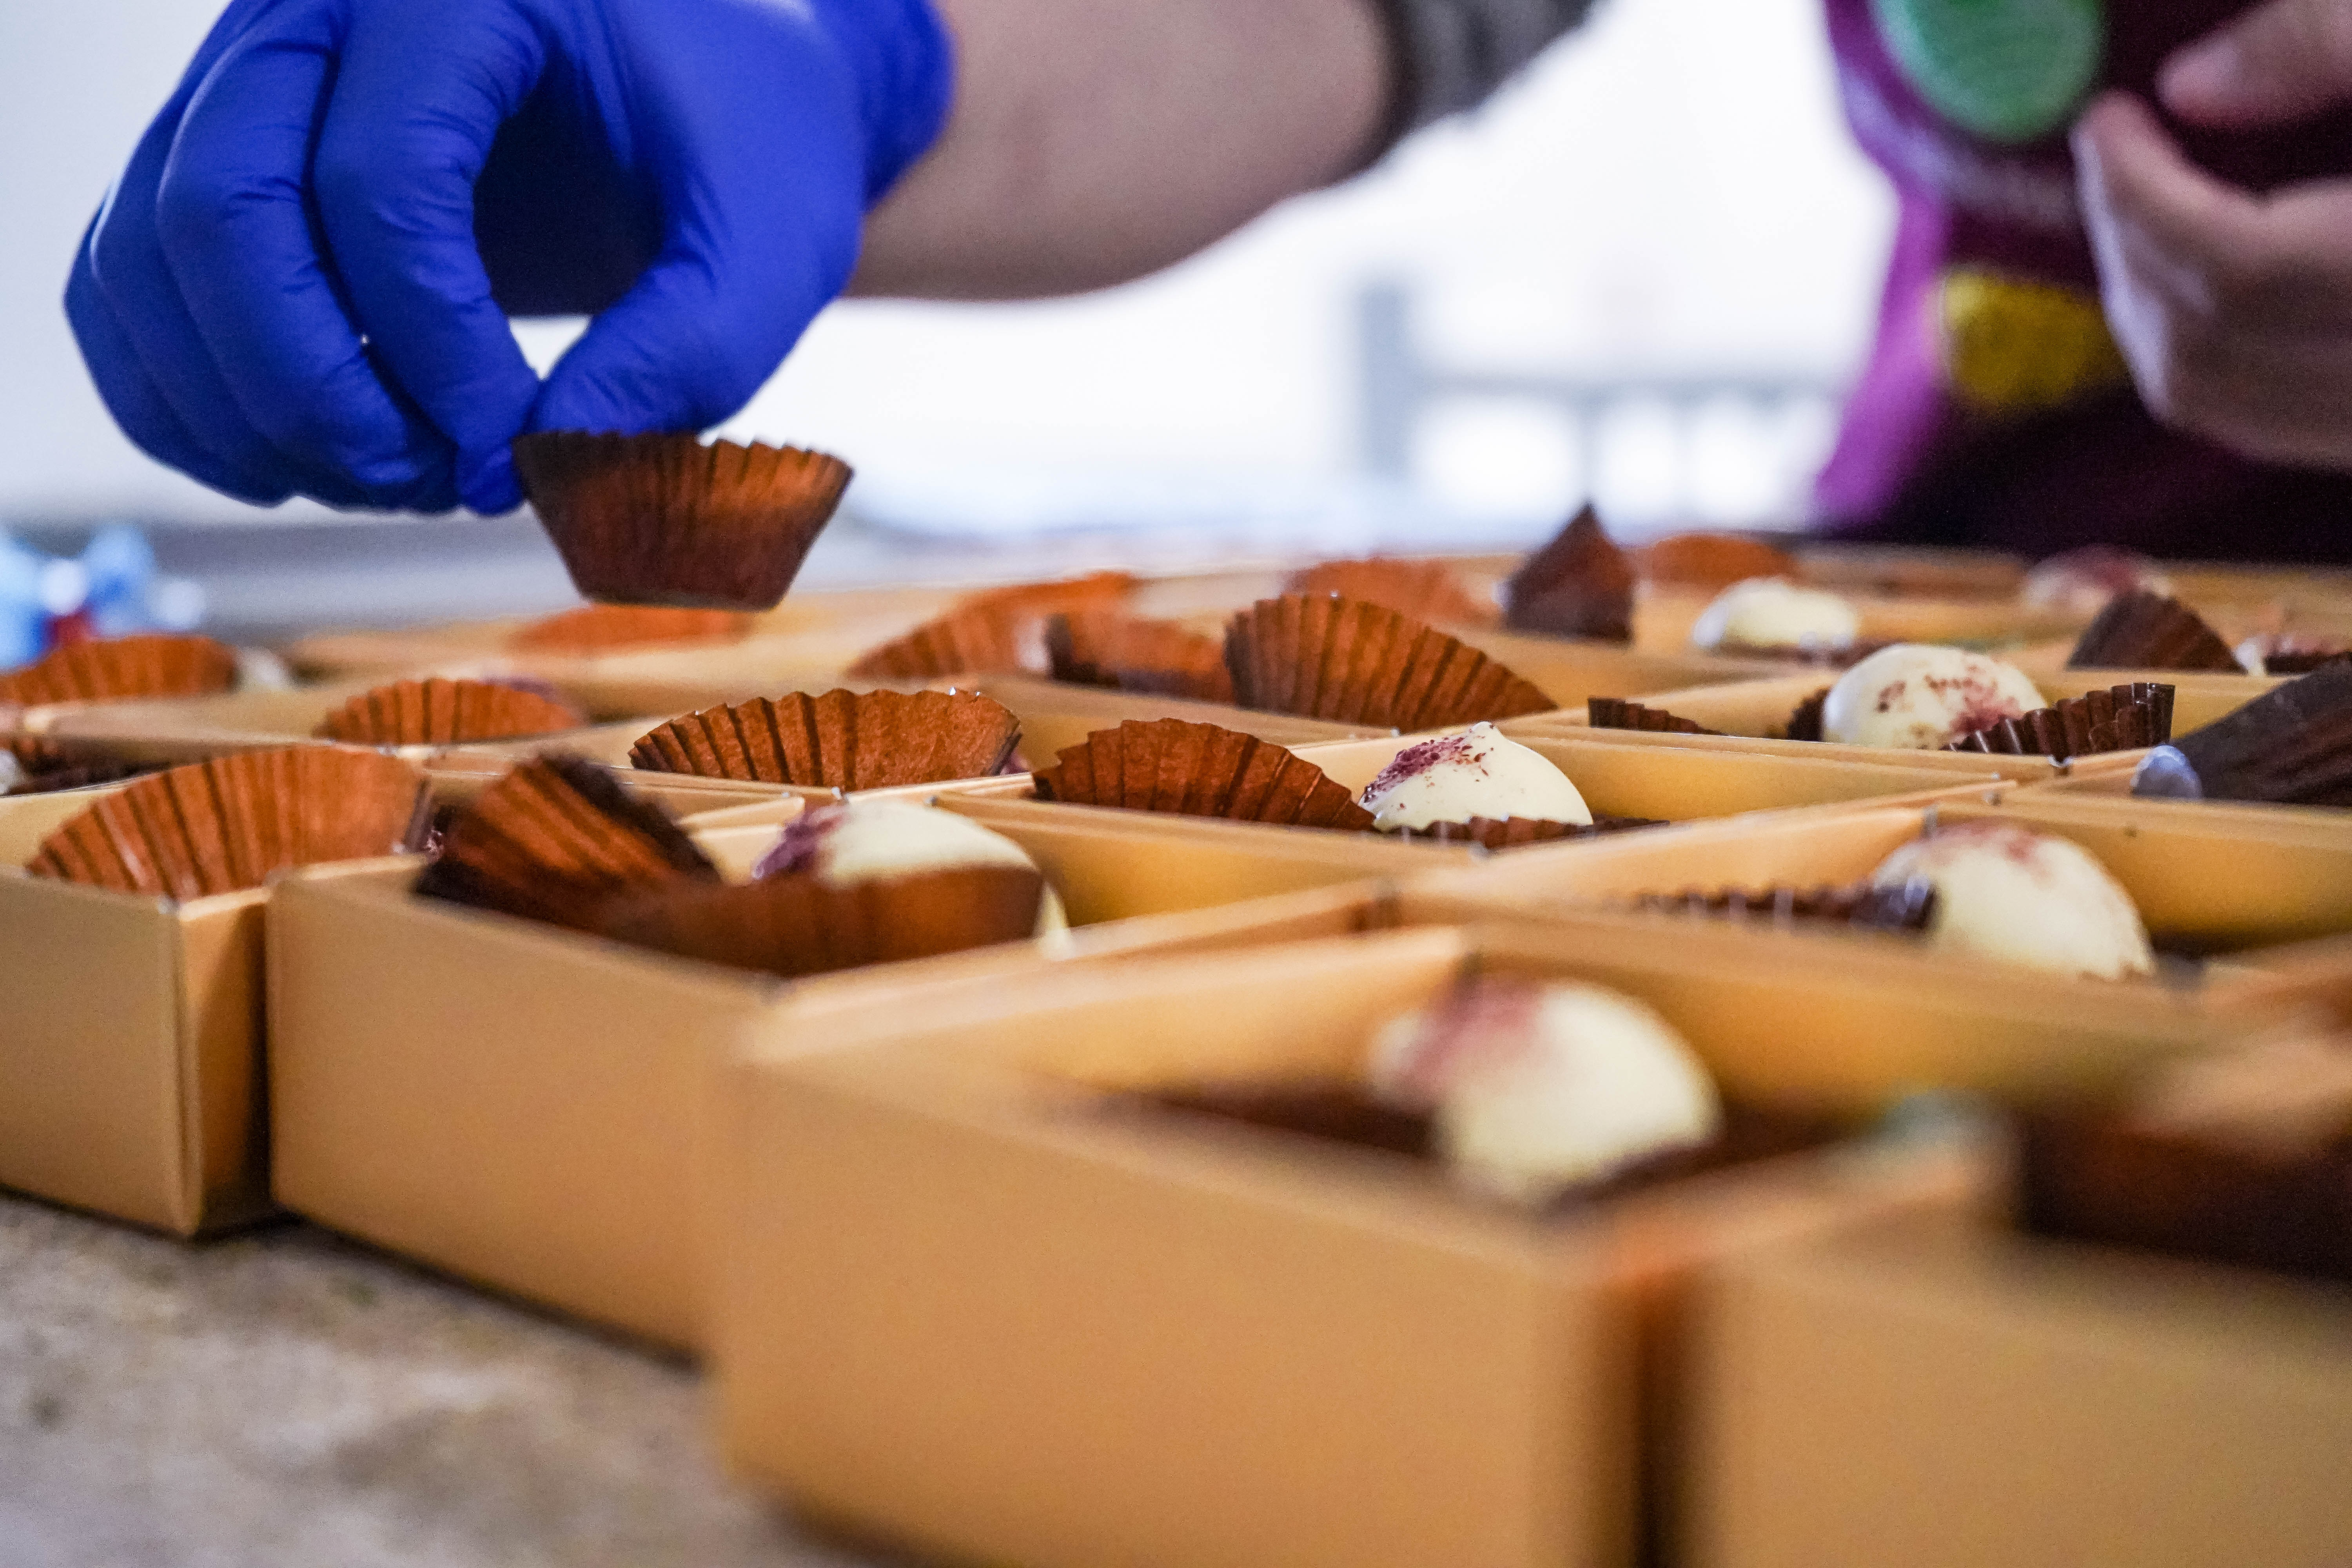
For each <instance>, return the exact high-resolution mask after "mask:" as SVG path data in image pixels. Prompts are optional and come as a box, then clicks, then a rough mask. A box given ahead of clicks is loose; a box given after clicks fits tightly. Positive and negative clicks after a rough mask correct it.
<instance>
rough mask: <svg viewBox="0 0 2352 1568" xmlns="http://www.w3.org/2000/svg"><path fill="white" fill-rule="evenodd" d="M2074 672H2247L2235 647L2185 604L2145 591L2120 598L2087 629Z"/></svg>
mask: <svg viewBox="0 0 2352 1568" xmlns="http://www.w3.org/2000/svg"><path fill="white" fill-rule="evenodd" d="M2066 668H2069V669H2214V670H2228V671H2230V672H2231V673H2233V674H2234V673H2236V672H2237V671H2238V670H2240V669H2241V668H2242V666H2241V665H2240V664H2239V663H2238V656H2237V655H2236V654H2234V653H2232V652H2231V651H2230V645H2229V644H2228V643H2225V642H2223V641H2222V640H2221V637H2220V635H2219V634H2217V633H2216V632H2215V631H2214V630H2213V628H2212V627H2211V626H2207V625H2206V624H2205V622H2204V621H2203V620H2202V619H2201V618H2200V616H2198V614H2197V612H2196V611H2194V610H2192V609H2190V608H2189V606H2188V605H2184V604H2182V603H2181V602H2180V601H2179V600H2178V599H2174V598H2168V597H2167V596H2166V595H2162V594H2151V593H2149V592H2148V591H2147V589H2145V588H2140V589H2135V590H2133V591H2132V592H2131V593H2128V594H2118V595H2116V596H2115V597H2114V598H2112V599H2110V600H2108V601H2107V607H2106V608H2105V609H2104V610H2101V611H2100V612H2099V614H2098V618H2097V619H2095V620H2094V621H2093V622H2092V623H2091V624H2090V625H2089V626H2085V627H2084V628H2083V635H2082V637H2081V638H2079V639H2078V640H2077V641H2076V642H2075V644H2074V652H2073V653H2072V654H2069V655H2068V656H2067V658H2066Z"/></svg>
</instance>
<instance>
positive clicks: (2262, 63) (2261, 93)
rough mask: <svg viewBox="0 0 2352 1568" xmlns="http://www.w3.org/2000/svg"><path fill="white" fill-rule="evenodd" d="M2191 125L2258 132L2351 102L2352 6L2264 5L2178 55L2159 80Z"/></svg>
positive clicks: (2313, 2)
mask: <svg viewBox="0 0 2352 1568" xmlns="http://www.w3.org/2000/svg"><path fill="white" fill-rule="evenodd" d="M2157 90H2158V94H2159V95H2160V96H2161V97H2162V98H2163V100H2164V105H2165V107H2166V108H2167V109H2169V110H2171V111H2172V112H2173V113H2175V114H2177V115H2179V117H2180V118H2181V119H2183V120H2186V121H2189V122H2190V123H2192V124H2197V125H2206V126H2211V127H2213V128H2215V129H2219V130H2241V129H2252V128H2254V127H2257V126H2264V125H2278V124H2284V123H2286V122H2288V121H2296V120H2301V119H2304V118H2305V117H2306V116H2308V115H2312V114H2316V113H2318V112H2319V111H2320V110H2325V109H2329V108H2333V107H2334V106H2336V104H2339V103H2342V102H2345V101H2346V100H2352V5H2344V4H2342V3H2341V0H2266V3H2265V4H2263V5H2256V6H2254V7H2253V8H2252V9H2251V10H2249V11H2246V12H2244V13H2243V14H2242V15H2240V16H2236V17H2234V18H2233V19H2231V21H2230V22H2229V23H2227V24H2225V25H2224V26H2220V27H2217V28H2215V29H2214V30H2213V31H2212V32H2210V33H2208V34H2206V35H2205V36H2204V37H2201V38H2200V39H2198V40H2197V41H2196V42H2195V43H2192V44H2189V45H2187V46H2185V47H2182V48H2180V49H2179V50H2177V51H2176V52H2175V53H2174V54H2173V56H2172V58H2170V59H2168V60H2167V61H2166V62H2165V64H2164V68H2163V70H2162V71H2161V72H2160V73H2158V78H2157Z"/></svg>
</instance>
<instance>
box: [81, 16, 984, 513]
mask: <svg viewBox="0 0 2352 1568" xmlns="http://www.w3.org/2000/svg"><path fill="white" fill-rule="evenodd" d="M952 69H953V68H952V61H951V58H950V45H949V42H948V38H947V35H946V33H945V31H944V29H943V28H942V26H941V25H940V21H939V19H938V17H937V16H936V15H935V14H934V13H933V12H932V10H931V8H930V5H929V0H233V3H232V4H231V5H229V7H228V9H227V11H226V13H225V14H224V15H223V16H222V17H221V19H220V20H219V22H217V23H216V24H215V26H214V28H213V31H212V34H211V36H210V37H207V38H206V39H205V44H204V46H203V47H202V48H201V49H200V50H199V51H198V53H197V55H196V58H195V60H194V63H193V64H192V65H191V66H190V67H189V68H188V71H187V74H186V76H185V77H184V79H182V81H181V83H180V86H179V88H178V89H177V90H176V91H175V92H174V93H173V96H172V98H171V100H170V101H169V102H168V103H166V104H165V105H164V108H163V112H162V113H161V114H160V115H159V116H158V117H157V118H156V120H155V121H154V123H153V124H152V125H151V126H150V127H149V128H148V130H147V132H146V134H145V135H144V136H143V137H142V139H141V141H140V142H139V145H138V148H137V150H136V152H134V153H133V154H132V156H131V163H130V165H129V167H128V168H127V169H125V171H124V172H123V174H122V175H121V179H120V180H118V181H117V182H116V184H115V187H114V189H113V190H112V191H111V192H110V194H109V195H108V197H107V200H106V203H105V205H103V206H102V207H101V208H100V212H99V214H98V216H97V218H96V219H95V220H94V221H93V222H92V223H91V225H90V228H89V234H88V235H87V236H86V237H85V238H84V240H83V243H82V247H81V249H80V251H79V254H78V255H77V258H76V259H75V264H74V268H73V272H72V275H71V277H70V279H69V280H68V285H67V289H66V309H67V313H68V317H69V318H70V320H71V321H72V324H73V329H74V332H75V335H76V337H77V338H78V339H79V342H80V344H81V350H82V356H83V358H84V360H85V361H86V362H87V363H88V364H89V369H90V374H91V375H92V376H93V378H94V379H95V380H96V381H97V383H98V386H99V391H100V395H102V396H103V397H104V398H105V400H106V403H107V406H108V407H109V408H110V410H111V411H112V412H113V414H114V416H115V418H116V420H117V421H118V422H119V423H120V424H121V426H122V427H123V429H124V430H125V431H126V432H127V433H128V434H129V435H130V436H131V439H132V440H133V441H135V442H137V443H138V444H139V446H140V447H142V448H143V449H145V450H146V451H147V452H148V453H149V454H150V455H151V456H152V457H155V458H159V459H161V460H162V461H163V462H165V463H168V464H170V465H171V466H172V467H173V468H179V469H182V470H183V471H184V472H186V473H188V474H191V475H193V476H194V477H195V478H196V479H201V480H203V481H204V482H205V483H206V484H208V485H210V486H212V487H213V488H215V489H220V490H224V491H226V492H227V493H229V494H231V495H234V496H237V497H240V498H242V499H244V500H253V501H258V502H264V503H274V502H277V501H279V500H285V499H286V498H287V497H288V496H289V495H294V494H301V495H309V496H313V497H316V498H317V499H319V500H323V501H326V502H328V503H330V504H331V505H335V506H341V507H387V508H408V509H413V510H421V511H442V510H448V509H449V508H451V507H453V506H455V505H457V504H458V503H460V502H461V501H462V502H463V503H464V504H465V505H467V506H469V507H472V508H473V509H475V510H478V511H483V512H499V511H505V510H509V509H510V508H512V507H514V506H516V505H518V504H519V503H520V500H521V492H520V488H519V487H518V485H517V483H516V479H515V477H514V471H513V465H512V461H511V459H510V458H509V453H508V445H509V442H510V441H511V440H512V439H513V438H514V437H516V436H518V435H520V434H521V433H522V432H523V431H524V430H526V429H561V428H576V429H592V430H614V431H622V432H636V431H643V430H688V429H701V428H703V427H705V426H709V425H714V424H717V423H718V422H719V421H720V420H722V419H724V418H726V417H727V416H729V415H730V414H732V413H733V412H734V411H735V410H736V409H738V408H740V406H741V405H743V404H744V402H746V401H747V400H748V399H749V398H750V397H751V394H752V393H753V392H754V391H756V390H757V389H758V388H759V386H760V384H761V383H762V382H763V381H765V380H766V379H767V377H768V376H769V375H770V374H772V373H773V372H774V370H775V368H776V366H777V365H778V364H779V363H782V360H783V357H784V355H785V353H787V352H788V351H789V350H790V349H791V348H792V346H793V342H796V341H797V340H798V338H799V336H800V334H801V332H802V331H803V329H804V328H805V327H806V325H807V324H808V321H809V319H810V318H811V317H812V316H814V314H815V313H816V312H817V310H820V309H822V308H823V307H824V305H825V303H826V302H827V301H829V300H832V299H833V297H834V296H835V294H837V293H839V292H840V290H841V289H842V287H843V285H844V284H845V281H846V280H847V279H848V277H849V273H850V269H851V267H852V266H853V264H854V262H855V260H856V254H857V247H858V238H859V227H860V223H861V220H862V217H863V215H864V212H865V209H866V207H867V206H868V205H871V204H872V203H873V202H874V201H875V200H876V199H877V198H878V197H879V195H881V194H882V193H883V192H884V191H885V190H887V188H888V187H889V185H890V184H891V182H892V181H893V180H895V179H896V178H897V177H898V174H900V173H901V172H902V171H903V170H904V169H905V168H906V167H907V166H908V164H909V163H912V162H913V161H914V160H915V159H916V158H917V157H918V156H919V155H920V154H921V153H922V152H923V151H924V149H925V148H926V147H928V146H929V143H930V142H931V141H932V139H933V138H934V137H935V136H936V135H937V134H938V132H939V129H940V123H941V121H943V119H944V117H945V115H946V111H947V104H948V99H949V96H950V88H951V77H952ZM510 313H511V314H517V315H543V314H572V313H596V315H595V320H594V321H593V322H592V323H591V324H590V326H589V328H588V331H587V332H586V333H585V335H583V337H582V338H581V340H580V341H579V342H578V343H576V344H575V345H573V347H572V350H571V352H570V353H567V354H565V356H564V357H563V359H562V362H561V363H559V364H558V365H557V366H556V367H555V369H554V371H553V372H552V373H551V374H550V376H549V377H548V379H547V382H546V384H544V385H543V386H542V385H541V383H540V380H539V378H538V377H537V376H536V375H535V374H533V373H532V371H531V369H530V365H529V364H528V363H526V362H525V361H524V359H523V357H522V354H521V352H520V350H519V349H518V348H517V347H516V344H515V342H514V338H513V334H512V333H511V331H509V328H508V325H507V316H508V315H509V314H510Z"/></svg>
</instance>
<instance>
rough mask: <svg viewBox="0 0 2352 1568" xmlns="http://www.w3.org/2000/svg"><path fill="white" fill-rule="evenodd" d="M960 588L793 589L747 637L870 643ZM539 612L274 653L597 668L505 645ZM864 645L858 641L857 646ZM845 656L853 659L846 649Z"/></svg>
mask: <svg viewBox="0 0 2352 1568" xmlns="http://www.w3.org/2000/svg"><path fill="white" fill-rule="evenodd" d="M965 592H966V590H965V589H962V588H948V587H924V586H913V585H908V586H899V587H888V588H867V589H846V590H840V591H835V592H831V593H797V594H792V595H787V596H786V597H785V599H784V602H783V603H782V604H781V605H777V606H776V607H775V608H774V609H772V610H770V611H768V612H767V613H766V614H764V615H761V616H757V617H755V618H754V620H753V622H752V636H753V637H758V638H761V639H762V640H768V641H773V640H777V639H782V638H790V637H816V638H818V639H819V640H820V641H821V642H824V644H825V646H828V647H830V646H834V645H835V644H836V643H837V642H838V641H839V640H840V638H839V637H838V635H837V634H839V633H840V632H841V631H842V630H843V629H844V628H847V629H848V632H849V635H850V636H851V637H866V636H868V635H869V634H871V635H872V636H873V637H874V640H875V641H880V640H882V639H883V638H885V637H891V636H895V635H897V633H898V631H903V630H905V629H907V628H908V627H910V626H917V625H919V624H920V623H921V622H923V621H925V620H927V619H929V617H930V616H935V615H937V614H939V612H940V610H942V609H944V608H946V606H947V605H949V604H950V603H952V602H953V601H954V600H955V599H956V598H958V597H959V596H961V595H962V594H963V593H965ZM544 618H545V617H543V616H510V617H506V618H502V619H494V620H487V621H454V622H445V623H442V624H440V625H435V626H407V627H396V628H377V627H352V628H349V629H345V630H339V631H326V632H320V633H316V634H314V635H312V636H310V637H301V638H299V639H297V640H296V641H294V642H291V643H289V644H287V645H285V646H284V647H281V648H279V649H278V653H279V655H280V656H281V657H282V658H284V659H285V660H286V662H287V663H288V664H289V666H291V667H292V668H294V669H296V670H297V671H299V672H300V673H301V674H304V675H306V676H310V677H313V678H317V679H326V678H332V677H340V676H348V675H356V676H365V677H369V678H371V679H383V678H385V677H388V676H393V675H399V674H404V673H407V672H409V671H412V670H417V669H425V668H433V667H436V666H440V665H446V664H453V663H475V662H479V661H485V660H501V659H507V658H522V659H526V660H530V661H532V662H538V661H540V660H542V659H548V658H559V659H560V661H561V662H569V663H578V664H587V665H591V666H593V665H596V664H601V663H602V662H603V659H604V658H610V657H619V656H620V655H621V654H623V653H625V652H628V651H630V650H616V652H615V653H614V654H612V655H604V656H599V657H597V658H591V659H585V660H580V659H562V658H561V656H551V655H545V654H530V653H523V654H520V655H517V654H516V653H515V652H514V650H513V649H512V647H511V646H510V645H511V643H512V641H513V638H514V637H515V634H516V633H518V632H520V631H523V630H524V629H526V628H527V627H529V626H532V625H534V624H535V623H536V622H537V621H538V620H541V619H544ZM746 640H749V639H746ZM726 646H728V645H726V644H723V643H674V644H668V645H661V644H648V645H642V647H641V649H640V650H638V651H648V652H663V653H669V652H676V653H680V654H689V655H690V654H692V653H694V652H697V651H701V650H707V649H709V648H712V647H726ZM862 646H864V645H861V647H862ZM851 657H855V655H854V654H853V655H852V656H851Z"/></svg>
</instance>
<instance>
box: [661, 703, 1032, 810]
mask: <svg viewBox="0 0 2352 1568" xmlns="http://www.w3.org/2000/svg"><path fill="white" fill-rule="evenodd" d="M1020 739H1021V721H1020V720H1018V719H1016V718H1014V717H1013V713H1012V711H1011V710H1009V709H1007V708H1006V707H1005V706H1004V705H1003V703H1001V702H999V701H997V700H995V699H994V698H992V697H983V696H982V695H980V694H979V693H978V692H972V691H917V692H911V693H909V692H898V691H871V692H855V691H828V692H826V693H825V694H824V696H822V697H811V696H809V695H808V694H807V693H806V692H803V691H795V692H792V693H790V694H789V695H787V696H783V697H779V698H766V697H761V698H758V699H755V700H752V701H750V702H742V703H738V704H736V705H735V706H734V707H731V708H710V709H706V710H703V711H702V712H699V713H689V714H688V715H687V716H686V717H684V718H682V719H673V720H671V721H669V722H668V723H667V724H664V725H662V726H660V727H659V728H657V729H656V730H653V731H649V732H648V733H646V735H645V736H644V737H642V738H641V739H640V740H638V742H636V744H635V746H633V747H631V748H630V751H629V760H630V761H631V762H632V763H635V764H636V765H637V766H638V767H640V768H647V769H652V770H654V771H656V772H660V773H695V774H698V775H700V776H702V777H704V778H716V779H748V780H752V781H756V782H758V783H761V784H799V785H803V786H805V787H808V788H813V789H841V790H861V789H890V788H895V787H897V786H898V785H901V784H939V783H943V782H945V781H946V780H949V779H970V778H985V777H987V776H988V775H990V774H992V773H996V772H997V771H998V770H999V769H1001V768H1002V767H1003V765H1004V763H1005V760H1006V759H1007V758H1009V757H1010V756H1012V754H1013V746H1014V745H1015V744H1016V743H1017V742H1019V741H1020Z"/></svg>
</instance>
